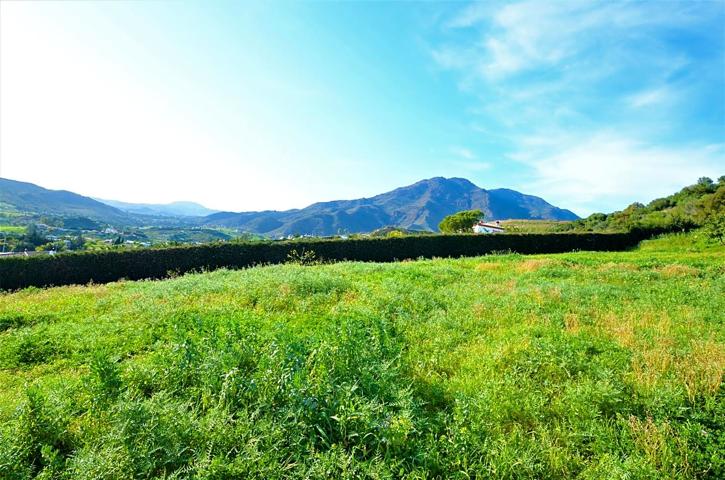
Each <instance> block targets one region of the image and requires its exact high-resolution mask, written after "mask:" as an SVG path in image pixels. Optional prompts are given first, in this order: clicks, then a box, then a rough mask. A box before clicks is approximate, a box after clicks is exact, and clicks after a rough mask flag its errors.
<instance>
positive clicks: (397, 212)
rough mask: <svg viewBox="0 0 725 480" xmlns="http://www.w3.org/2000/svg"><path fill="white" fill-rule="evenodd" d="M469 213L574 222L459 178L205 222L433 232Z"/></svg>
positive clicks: (323, 231) (271, 229)
mask: <svg viewBox="0 0 725 480" xmlns="http://www.w3.org/2000/svg"><path fill="white" fill-rule="evenodd" d="M471 209H479V210H481V211H482V212H483V213H484V215H485V218H486V219H489V220H504V219H510V218H515V219H541V220H576V219H577V218H579V217H578V216H577V215H576V214H574V213H573V212H571V211H570V210H564V209H561V208H558V207H555V206H553V205H551V204H549V203H548V202H546V201H545V200H543V199H541V198H539V197H534V196H531V195H524V194H523V193H519V192H517V191H515V190H509V189H505V188H499V189H494V190H484V189H482V188H479V187H477V186H476V185H474V184H473V183H471V182H470V181H468V180H466V179H464V178H443V177H435V178H431V179H427V180H421V181H420V182H417V183H414V184H413V185H409V186H406V187H401V188H397V189H395V190H392V191H390V192H387V193H383V194H380V195H376V196H374V197H371V198H360V199H357V200H337V201H332V202H321V203H314V204H312V205H310V206H309V207H306V208H303V209H299V210H287V211H282V212H280V211H263V212H243V213H232V212H220V213H215V214H212V215H209V216H208V217H206V219H205V222H206V223H207V224H209V225H216V226H225V227H234V228H239V229H242V230H245V231H249V232H254V233H258V234H262V235H267V236H285V235H290V234H309V235H333V234H337V233H359V232H369V231H372V230H375V229H378V228H381V227H385V226H388V225H395V226H398V227H402V228H406V229H409V230H429V231H437V230H438V224H439V223H440V221H441V220H443V218H444V217H445V216H447V215H450V214H452V213H455V212H457V211H460V210H471Z"/></svg>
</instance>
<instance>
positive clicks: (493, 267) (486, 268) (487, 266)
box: [476, 262, 502, 272]
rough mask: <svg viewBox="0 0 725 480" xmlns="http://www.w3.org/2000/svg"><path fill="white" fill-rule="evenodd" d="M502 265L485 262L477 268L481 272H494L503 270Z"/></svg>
mask: <svg viewBox="0 0 725 480" xmlns="http://www.w3.org/2000/svg"><path fill="white" fill-rule="evenodd" d="M501 267H502V265H501V264H500V263H493V262H484V263H479V264H478V265H476V270H477V271H479V272H494V271H497V270H501Z"/></svg>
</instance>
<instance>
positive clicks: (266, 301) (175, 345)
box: [0, 234, 725, 479]
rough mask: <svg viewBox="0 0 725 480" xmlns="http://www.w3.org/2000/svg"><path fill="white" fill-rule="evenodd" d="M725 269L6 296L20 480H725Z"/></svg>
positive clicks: (430, 275)
mask: <svg viewBox="0 0 725 480" xmlns="http://www.w3.org/2000/svg"><path fill="white" fill-rule="evenodd" d="M723 265H725V247H722V246H717V245H715V244H714V243H712V242H710V243H708V241H707V240H705V239H704V237H696V236H695V235H693V234H689V235H684V236H683V235H679V236H674V237H668V238H665V239H660V240H652V241H647V242H644V244H643V245H642V247H641V248H640V249H638V250H636V251H630V252H623V253H591V252H580V253H569V254H560V255H537V256H521V255H493V256H486V257H479V258H468V259H450V260H430V261H416V262H402V263H391V264H374V263H368V264H364V263H338V264H331V265H316V266H300V265H292V264H289V265H278V266H270V267H262V268H253V269H248V270H243V271H227V270H219V271H216V272H212V273H203V274H194V275H187V276H183V277H180V278H176V279H171V280H165V281H155V282H151V281H147V282H120V283H115V284H109V285H105V286H97V285H96V286H86V287H63V288H55V289H47V290H39V289H28V290H25V291H21V292H18V293H12V294H2V295H0V478H3V479H16V478H17V479H20V478H23V479H24V478H32V477H34V476H36V475H37V476H38V477H37V478H107V479H112V478H204V479H207V478H210V479H213V478H218V479H222V478H224V479H226V478H240V479H241V478H259V479H272V478H300V479H302V478H351V479H352V478H409V479H414V478H415V479H423V478H460V479H464V478H465V479H468V478H592V479H593V478H599V479H610V478H628V479H639V478H642V479H644V478H662V479H671V478H713V479H715V478H723V477H724V476H725V460H724V459H723V456H722V451H723V445H725V389H723V384H722V379H723V370H724V369H725V327H724V326H723V323H722V312H723V311H725V268H724V267H723Z"/></svg>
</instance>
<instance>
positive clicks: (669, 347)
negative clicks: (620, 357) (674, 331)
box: [632, 338, 675, 389]
mask: <svg viewBox="0 0 725 480" xmlns="http://www.w3.org/2000/svg"><path fill="white" fill-rule="evenodd" d="M674 347H675V342H674V340H673V339H672V338H660V339H657V341H656V342H655V343H654V345H652V346H651V347H650V348H646V349H644V350H642V351H640V352H639V353H637V354H636V355H635V356H634V358H632V378H633V380H634V383H636V384H637V385H639V386H641V387H644V388H645V389H651V388H653V387H655V386H656V385H657V384H658V383H659V381H660V379H661V378H662V377H664V376H665V375H666V374H667V372H668V371H670V369H671V368H672V366H673V364H674V362H675V356H674V353H673V352H674Z"/></svg>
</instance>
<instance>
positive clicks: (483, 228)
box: [473, 220, 504, 233]
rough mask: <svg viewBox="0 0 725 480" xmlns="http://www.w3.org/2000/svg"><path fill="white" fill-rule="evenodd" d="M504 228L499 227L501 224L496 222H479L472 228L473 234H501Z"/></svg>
mask: <svg viewBox="0 0 725 480" xmlns="http://www.w3.org/2000/svg"><path fill="white" fill-rule="evenodd" d="M503 232H504V228H503V227H502V226H501V222H499V221H498V220H496V221H495V222H484V221H480V222H478V223H477V224H475V225H474V226H473V233H503Z"/></svg>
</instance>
